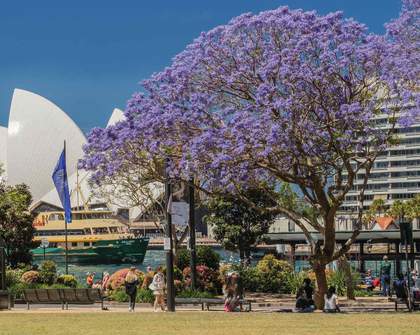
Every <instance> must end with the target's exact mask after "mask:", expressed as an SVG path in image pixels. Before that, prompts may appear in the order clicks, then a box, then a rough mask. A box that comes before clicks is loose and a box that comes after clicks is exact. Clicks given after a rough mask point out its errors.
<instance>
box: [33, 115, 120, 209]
mask: <svg viewBox="0 0 420 335" xmlns="http://www.w3.org/2000/svg"><path fill="white" fill-rule="evenodd" d="M122 120H124V113H123V112H122V110H120V109H118V108H115V109H114V110H113V112H112V114H111V117H110V118H109V120H108V124H107V127H109V126H111V125H114V124H116V123H117V122H119V121H122ZM81 157H82V156H80V158H81ZM68 175H69V178H68V183H69V190H70V202H71V206H72V207H78V206H83V200H84V201H87V202H89V204H94V203H102V202H104V201H105V200H104V199H97V198H96V197H95V196H94V195H93V194H92V191H91V189H90V187H89V183H88V181H89V178H90V172H87V171H85V170H79V171H76V172H74V173H73V174H70V173H69V172H68ZM77 184H79V194H77ZM78 198H79V199H78ZM77 200H79V202H78V201H77ZM40 201H41V202H45V203H49V204H52V205H55V206H57V207H62V206H61V203H60V199H59V197H58V194H57V191H56V189H55V188H53V186H52V188H51V190H49V192H48V193H46V194H45V195H43V197H42V198H41V199H40ZM111 208H112V210H115V211H116V210H117V207H115V206H111Z"/></svg>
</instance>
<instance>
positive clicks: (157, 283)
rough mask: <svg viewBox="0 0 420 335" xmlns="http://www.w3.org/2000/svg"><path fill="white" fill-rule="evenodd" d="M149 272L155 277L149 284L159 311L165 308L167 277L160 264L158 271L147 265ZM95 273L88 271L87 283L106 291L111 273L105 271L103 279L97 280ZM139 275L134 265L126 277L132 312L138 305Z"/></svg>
mask: <svg viewBox="0 0 420 335" xmlns="http://www.w3.org/2000/svg"><path fill="white" fill-rule="evenodd" d="M147 274H148V275H149V276H152V277H153V280H152V282H151V284H150V285H148V287H149V289H150V290H152V292H153V295H154V296H155V301H154V304H153V306H154V311H155V312H157V311H158V309H159V308H160V309H161V310H165V286H166V284H165V277H164V274H163V271H162V267H161V266H159V267H158V268H157V269H156V271H153V270H152V268H151V267H150V266H148V267H147ZM95 275H96V273H94V272H88V273H87V276H86V285H87V286H88V287H89V288H99V289H101V290H102V291H104V292H105V291H106V290H107V287H108V282H109V279H110V275H109V273H107V272H104V273H103V276H102V279H100V280H97V281H96V282H95ZM140 284H141V283H140V280H139V276H138V274H137V268H136V267H135V266H132V267H131V268H130V269H129V271H128V272H127V274H126V275H125V277H124V287H125V292H126V293H127V295H128V299H129V307H128V310H129V311H130V312H134V308H135V306H136V297H137V288H138V286H139V285H140Z"/></svg>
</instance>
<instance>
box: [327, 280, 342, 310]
mask: <svg viewBox="0 0 420 335" xmlns="http://www.w3.org/2000/svg"><path fill="white" fill-rule="evenodd" d="M324 301H325V303H324V312H326V313H335V312H339V311H340V307H338V298H337V295H336V294H335V287H334V286H330V287H329V288H328V291H327V294H325V295H324Z"/></svg>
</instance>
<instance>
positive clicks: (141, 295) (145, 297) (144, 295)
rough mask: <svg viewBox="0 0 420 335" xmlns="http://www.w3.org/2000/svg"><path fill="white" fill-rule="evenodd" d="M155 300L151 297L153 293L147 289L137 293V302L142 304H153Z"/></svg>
mask: <svg viewBox="0 0 420 335" xmlns="http://www.w3.org/2000/svg"><path fill="white" fill-rule="evenodd" d="M154 300H155V296H154V295H153V292H152V291H151V290H149V289H139V290H138V291H137V298H136V301H137V302H143V303H153V301H154Z"/></svg>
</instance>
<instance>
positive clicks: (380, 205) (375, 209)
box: [363, 199, 386, 229]
mask: <svg viewBox="0 0 420 335" xmlns="http://www.w3.org/2000/svg"><path fill="white" fill-rule="evenodd" d="M385 210H386V206H385V201H384V200H383V199H375V200H373V201H372V204H371V205H370V206H369V209H368V210H367V211H366V212H365V214H363V223H364V224H365V226H366V228H367V229H371V228H372V227H373V225H374V222H375V218H376V216H381V213H385Z"/></svg>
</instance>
